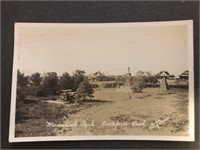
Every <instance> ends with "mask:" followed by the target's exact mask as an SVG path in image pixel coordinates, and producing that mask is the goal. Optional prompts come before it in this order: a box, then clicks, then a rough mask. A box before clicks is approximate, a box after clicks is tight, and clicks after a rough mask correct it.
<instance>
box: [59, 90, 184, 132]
mask: <svg viewBox="0 0 200 150" xmlns="http://www.w3.org/2000/svg"><path fill="white" fill-rule="evenodd" d="M170 92H171V93H170ZM184 93H186V92H184ZM179 94H182V93H180V92H179V91H178V92H177V91H167V92H166V91H159V90H158V89H155V88H154V89H145V90H144V92H143V93H138V94H131V98H130V99H129V94H128V93H127V92H117V91H116V90H115V89H102V90H100V91H97V92H95V99H96V100H99V101H97V102H95V101H94V102H93V103H98V104H96V105H94V106H92V107H89V108H87V109H85V110H82V111H80V112H78V113H77V114H71V115H69V117H68V118H65V120H64V122H63V124H64V125H66V126H65V127H64V128H59V129H57V128H56V129H55V133H56V135H148V134H151V135H163V134H164V135H185V134H187V132H186V131H187V129H186V128H187V125H183V127H179V128H181V129H176V130H178V131H176V130H175V127H176V126H178V125H177V124H178V123H179V122H181V123H182V122H184V121H185V122H187V119H188V118H187V115H185V114H181V115H180V114H179V113H178V111H177V110H178V109H182V107H183V108H185V107H186V106H182V107H181V108H180V107H178V106H177V102H179V101H180V100H182V99H181V98H180V97H178V96H180V95H179ZM186 94H187V93H186ZM182 98H183V97H182ZM186 98H187V97H186ZM186 113H187V111H186ZM185 124H186V123H185Z"/></svg>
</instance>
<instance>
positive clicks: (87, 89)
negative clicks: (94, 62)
mask: <svg viewBox="0 0 200 150" xmlns="http://www.w3.org/2000/svg"><path fill="white" fill-rule="evenodd" d="M77 92H80V93H83V94H84V99H85V95H92V94H93V93H94V90H93V88H92V85H91V84H90V83H89V80H88V78H87V77H84V79H83V81H82V82H81V83H80V85H79V87H78V89H77Z"/></svg>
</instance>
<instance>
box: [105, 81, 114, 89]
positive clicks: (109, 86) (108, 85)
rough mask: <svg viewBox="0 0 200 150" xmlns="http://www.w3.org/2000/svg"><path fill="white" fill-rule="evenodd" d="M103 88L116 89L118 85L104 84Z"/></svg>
mask: <svg viewBox="0 0 200 150" xmlns="http://www.w3.org/2000/svg"><path fill="white" fill-rule="evenodd" d="M102 87H103V88H115V87H117V83H116V82H114V83H103V84H102Z"/></svg>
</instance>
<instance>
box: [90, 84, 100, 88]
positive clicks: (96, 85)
mask: <svg viewBox="0 0 200 150" xmlns="http://www.w3.org/2000/svg"><path fill="white" fill-rule="evenodd" d="M91 86H92V88H98V87H99V85H98V84H94V83H93V84H91Z"/></svg>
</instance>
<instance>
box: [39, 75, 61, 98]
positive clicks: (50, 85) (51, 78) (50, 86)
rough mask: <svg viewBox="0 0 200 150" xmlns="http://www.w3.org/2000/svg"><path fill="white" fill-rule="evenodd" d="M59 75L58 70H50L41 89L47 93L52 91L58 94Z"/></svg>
mask: <svg viewBox="0 0 200 150" xmlns="http://www.w3.org/2000/svg"><path fill="white" fill-rule="evenodd" d="M58 88H59V87H58V76H57V73H56V72H48V73H46V74H45V77H44V79H43V81H42V84H41V90H42V91H44V92H46V93H51V94H53V95H56V94H57V91H58Z"/></svg>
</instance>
